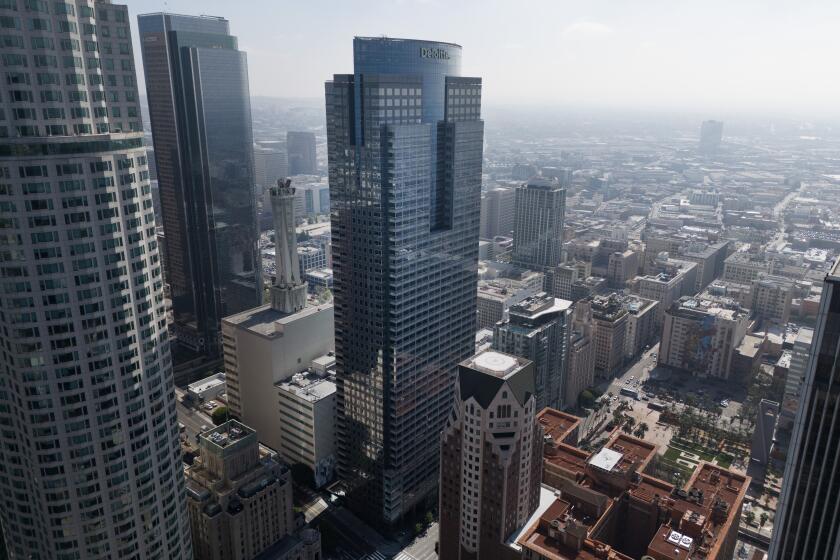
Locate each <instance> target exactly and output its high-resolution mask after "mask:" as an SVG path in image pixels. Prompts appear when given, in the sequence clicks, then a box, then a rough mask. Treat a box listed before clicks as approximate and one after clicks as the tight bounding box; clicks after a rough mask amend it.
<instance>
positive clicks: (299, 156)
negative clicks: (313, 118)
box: [286, 130, 318, 175]
mask: <svg viewBox="0 0 840 560" xmlns="http://www.w3.org/2000/svg"><path fill="white" fill-rule="evenodd" d="M286 153H287V154H288V156H289V174H290V175H314V174H315V173H316V172H317V171H318V160H317V157H316V155H315V135H314V134H313V133H311V132H295V131H293V130H290V131H289V132H287V133H286Z"/></svg>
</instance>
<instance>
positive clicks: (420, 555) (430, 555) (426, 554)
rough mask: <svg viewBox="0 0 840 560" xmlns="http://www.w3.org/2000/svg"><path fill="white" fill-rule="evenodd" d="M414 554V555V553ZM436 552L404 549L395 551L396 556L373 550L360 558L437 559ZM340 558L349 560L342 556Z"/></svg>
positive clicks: (394, 559)
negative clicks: (412, 551)
mask: <svg viewBox="0 0 840 560" xmlns="http://www.w3.org/2000/svg"><path fill="white" fill-rule="evenodd" d="M415 554H416V555H415ZM437 557H438V556H437V554H436V553H435V551H434V550H423V551H421V552H415V553H414V554H411V553H409V552H406V551H402V552H399V553H397V555H396V556H386V555H385V554H383V553H381V552H379V551H375V552H371V553H370V554H368V555H366V556H363V557H362V558H361V559H360V560H437ZM342 560H349V559H345V558H343V557H342Z"/></svg>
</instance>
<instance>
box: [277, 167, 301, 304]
mask: <svg viewBox="0 0 840 560" xmlns="http://www.w3.org/2000/svg"><path fill="white" fill-rule="evenodd" d="M269 192H270V195H271V210H272V213H273V214H274V260H275V264H276V268H277V270H276V277H275V280H274V286H272V287H271V307H273V308H274V309H276V310H277V311H282V312H283V313H295V312H297V311H300V310H301V309H303V308H304V307H305V306H306V283H305V282H303V281H302V280H301V277H300V260H299V259H298V254H297V232H296V231H295V188H294V187H292V181H291V180H290V179H278V181H277V186H276V187H271V189H270V191H269Z"/></svg>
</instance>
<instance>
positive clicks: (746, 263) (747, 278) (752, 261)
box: [723, 251, 772, 284]
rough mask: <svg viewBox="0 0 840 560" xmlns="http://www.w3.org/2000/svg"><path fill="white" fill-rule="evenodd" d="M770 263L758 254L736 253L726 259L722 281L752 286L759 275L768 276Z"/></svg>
mask: <svg viewBox="0 0 840 560" xmlns="http://www.w3.org/2000/svg"><path fill="white" fill-rule="evenodd" d="M771 266H772V263H771V262H770V260H769V259H768V258H767V255H765V254H764V253H759V252H748V251H736V252H734V253H732V254H731V255H729V256H728V257H727V258H726V261H725V263H724V265H723V279H724V280H730V281H732V282H738V283H739V284H752V282H753V280H755V279H756V278H758V275H759V274H762V273H764V274H769V273H770V268H771Z"/></svg>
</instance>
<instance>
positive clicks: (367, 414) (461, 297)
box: [326, 37, 484, 523]
mask: <svg viewBox="0 0 840 560" xmlns="http://www.w3.org/2000/svg"><path fill="white" fill-rule="evenodd" d="M353 52H354V66H355V68H354V72H355V73H354V74H338V75H335V76H334V79H333V80H332V81H331V82H328V83H327V84H326V105H327V146H328V149H327V153H328V162H329V180H330V208H331V218H332V220H331V221H332V246H333V273H334V294H335V342H336V344H335V346H336V360H337V364H336V368H337V385H338V419H339V426H338V435H337V440H338V442H339V474H340V476H342V478H343V479H344V480H345V481H346V483H347V485H348V490H349V503H350V505H351V506H352V507H354V508H355V509H356V510H357V511H359V512H360V513H362V514H363V515H365V516H366V517H367V518H368V519H371V520H375V521H383V522H386V523H392V522H395V521H396V520H398V519H400V518H401V517H402V516H403V515H404V514H405V513H406V512H407V511H409V509H410V508H411V507H412V506H414V505H415V504H418V503H419V502H421V501H422V500H423V499H425V498H429V497H430V496H432V495H433V494H434V489H435V486H436V484H437V478H438V466H439V465H438V463H439V462H438V456H439V451H438V450H439V445H438V444H439V440H438V434H439V433H440V430H441V429H442V427H443V423H444V420H445V418H446V417H447V415H448V414H449V413H450V411H451V404H452V387H453V381H454V378H455V368H456V365H457V364H458V363H460V362H461V361H462V360H464V359H466V358H467V357H469V356H470V355H471V354H472V353H473V350H474V345H475V330H476V329H475V309H476V307H475V305H476V282H477V266H478V265H477V262H478V228H479V199H480V196H481V165H482V146H483V137H484V124H483V121H481V79H479V78H466V77H461V76H460V73H461V71H460V66H461V47H460V46H458V45H454V44H451V43H439V42H432V41H416V40H407V39H392V38H384V37H357V38H356V39H355V40H354V43H353Z"/></svg>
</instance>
